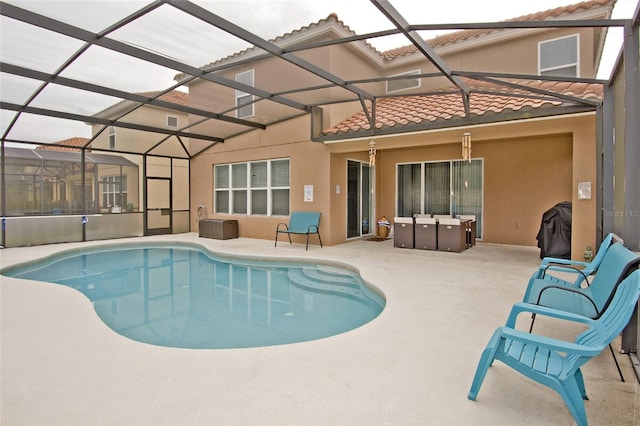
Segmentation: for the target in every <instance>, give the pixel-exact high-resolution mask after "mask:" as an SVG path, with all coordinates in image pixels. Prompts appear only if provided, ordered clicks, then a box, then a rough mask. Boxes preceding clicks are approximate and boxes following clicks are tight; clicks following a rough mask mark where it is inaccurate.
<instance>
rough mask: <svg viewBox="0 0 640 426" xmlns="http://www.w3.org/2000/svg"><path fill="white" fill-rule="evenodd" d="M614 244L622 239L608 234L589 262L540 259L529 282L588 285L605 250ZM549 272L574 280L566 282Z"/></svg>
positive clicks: (550, 258)
mask: <svg viewBox="0 0 640 426" xmlns="http://www.w3.org/2000/svg"><path fill="white" fill-rule="evenodd" d="M615 242H622V238H620V237H618V236H617V235H616V234H614V233H610V234H608V235H607V236H606V237H605V238H604V240H602V243H601V244H600V248H599V249H598V252H597V253H596V255H595V256H594V257H593V259H591V262H581V261H579V260H568V259H560V258H556V257H545V258H544V259H542V262H540V266H539V267H538V270H537V271H536V272H534V274H533V275H532V276H531V280H535V279H546V280H548V281H554V282H556V283H558V284H564V285H572V286H574V287H579V286H581V285H582V284H583V283H585V282H586V285H589V276H591V275H593V274H594V273H595V272H596V271H597V270H598V267H600V264H601V263H602V259H604V255H605V254H606V253H607V250H608V249H609V247H611V245H612V244H613V243H615ZM551 272H563V273H569V274H572V275H575V278H574V280H573V281H567V280H565V279H562V278H560V277H558V276H556V275H553V274H552V273H551Z"/></svg>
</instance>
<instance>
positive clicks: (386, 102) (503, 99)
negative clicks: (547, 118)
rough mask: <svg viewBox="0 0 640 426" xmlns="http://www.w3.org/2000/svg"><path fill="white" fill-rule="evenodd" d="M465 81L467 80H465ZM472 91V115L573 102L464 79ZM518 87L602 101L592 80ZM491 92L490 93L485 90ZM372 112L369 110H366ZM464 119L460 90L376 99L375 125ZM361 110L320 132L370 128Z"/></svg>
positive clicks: (525, 82)
mask: <svg viewBox="0 0 640 426" xmlns="http://www.w3.org/2000/svg"><path fill="white" fill-rule="evenodd" d="M465 80H466V79H465ZM465 82H466V83H467V85H468V86H469V88H470V90H471V94H470V96H469V105H470V108H469V109H470V111H469V112H470V115H471V117H481V116H488V115H490V114H498V113H505V112H514V111H525V110H533V109H537V110H539V109H541V108H548V107H557V106H563V105H573V104H574V103H572V102H570V101H565V100H562V99H560V98H554V97H551V96H545V95H541V94H536V93H534V92H533V91H529V90H526V89H524V88H513V87H510V86H504V85H500V84H497V83H487V82H480V81H475V80H467V81H465ZM509 83H514V84H518V85H520V86H527V87H531V88H532V89H541V90H545V91H550V92H555V93H560V94H562V95H567V96H573V97H576V98H580V99H590V100H601V99H602V85H600V84H594V83H577V82H556V81H516V80H512V81H509ZM488 92H491V93H488ZM369 114H371V109H369ZM463 118H465V111H464V105H463V102H462V95H461V93H460V92H459V91H457V90H454V89H453V88H452V89H450V90H442V91H439V92H436V93H434V94H429V95H413V96H402V97H389V98H381V99H379V100H378V101H377V102H376V128H377V129H382V128H385V127H389V128H392V127H395V126H406V125H417V124H427V123H429V122H430V123H436V122H441V121H447V120H454V119H463ZM369 129H370V125H369V121H368V120H367V116H366V115H365V113H364V111H363V112H359V113H357V114H355V115H353V116H351V117H349V118H347V119H346V120H344V121H342V122H340V123H338V124H336V125H335V126H333V127H331V128H328V129H325V130H324V131H323V132H322V134H323V135H328V134H339V133H349V132H357V131H360V130H369Z"/></svg>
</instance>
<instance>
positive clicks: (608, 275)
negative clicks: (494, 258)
mask: <svg viewBox="0 0 640 426" xmlns="http://www.w3.org/2000/svg"><path fill="white" fill-rule="evenodd" d="M639 264H640V256H638V255H636V254H634V253H633V252H632V251H630V250H629V249H627V248H626V247H625V246H623V245H622V244H621V243H614V244H612V245H611V246H610V247H609V249H608V250H607V251H606V253H605V255H604V258H603V259H602V262H601V264H600V267H599V268H598V270H597V272H596V274H595V276H594V278H593V280H592V282H591V285H590V286H588V287H585V288H581V287H573V286H569V285H564V284H557V283H555V282H551V281H548V280H545V279H532V280H530V281H529V285H528V286H527V290H526V292H525V295H524V298H523V300H522V301H523V302H525V303H532V304H534V305H543V306H547V307H549V308H554V309H559V310H562V311H566V312H571V313H574V314H577V315H581V316H584V317H587V318H591V319H598V318H599V317H600V316H601V315H602V313H603V312H604V311H605V309H606V307H607V306H608V305H609V303H610V302H611V299H612V298H613V294H614V292H615V289H616V287H617V286H618V285H619V284H620V282H621V281H622V280H623V279H624V278H626V277H627V275H629V273H630V272H631V271H633V270H634V269H637V268H638V265H639ZM535 319H536V317H535V313H533V314H532V316H531V327H530V328H529V332H531V331H532V330H533V324H534V322H535ZM610 350H611V354H612V355H613V348H610ZM613 359H614V361H615V364H616V368H617V369H618V373H619V374H620V380H622V381H623V382H624V376H623V375H622V370H621V369H620V366H619V365H618V361H617V360H616V358H615V356H614V357H613Z"/></svg>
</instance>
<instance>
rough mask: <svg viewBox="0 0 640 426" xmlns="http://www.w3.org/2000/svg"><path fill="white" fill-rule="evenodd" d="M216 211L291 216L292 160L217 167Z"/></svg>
mask: <svg viewBox="0 0 640 426" xmlns="http://www.w3.org/2000/svg"><path fill="white" fill-rule="evenodd" d="M213 175H214V179H215V182H214V188H215V189H214V210H215V212H216V213H227V214H246V215H264V216H272V215H288V214H289V160H288V159H279V160H265V161H254V162H250V163H234V164H220V165H216V166H214V174H213Z"/></svg>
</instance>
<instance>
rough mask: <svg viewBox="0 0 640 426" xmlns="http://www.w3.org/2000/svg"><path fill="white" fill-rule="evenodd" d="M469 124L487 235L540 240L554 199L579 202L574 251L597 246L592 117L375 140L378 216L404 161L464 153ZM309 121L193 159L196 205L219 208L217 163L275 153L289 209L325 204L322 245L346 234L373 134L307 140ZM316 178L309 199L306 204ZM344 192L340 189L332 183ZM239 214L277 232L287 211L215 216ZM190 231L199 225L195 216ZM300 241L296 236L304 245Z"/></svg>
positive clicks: (248, 225) (270, 233) (390, 210)
mask: <svg viewBox="0 0 640 426" xmlns="http://www.w3.org/2000/svg"><path fill="white" fill-rule="evenodd" d="M465 131H469V132H471V134H472V138H473V145H472V147H473V157H474V158H482V159H483V160H484V219H485V221H484V230H483V231H484V233H483V241H484V242H489V243H500V244H516V245H530V246H535V245H536V243H537V241H536V235H537V232H538V230H539V227H540V220H541V217H542V214H543V213H544V212H545V211H546V210H547V209H549V208H551V207H552V206H554V205H555V204H556V203H558V202H561V201H571V202H572V203H573V224H572V227H573V236H572V248H573V252H574V253H579V254H581V253H582V250H584V247H586V246H587V245H592V246H594V245H595V240H596V227H595V217H596V211H595V209H596V206H595V199H594V198H592V199H590V200H579V199H578V192H577V186H578V182H592V185H594V184H595V182H596V176H595V170H596V158H595V114H584V115H579V116H571V117H569V116H564V117H556V118H553V119H536V120H530V121H523V122H511V123H505V124H500V125H486V126H479V127H468V128H464V129H449V130H443V131H433V132H425V133H420V134H412V135H404V136H392V137H387V138H377V139H376V143H377V148H378V153H377V159H376V166H375V182H376V193H375V202H376V206H375V213H376V215H377V217H380V216H382V215H385V216H387V217H393V216H394V215H395V209H396V208H395V203H396V166H397V164H399V163H407V162H421V161H435V160H450V159H458V158H459V157H460V139H461V135H462V133H463V132H465ZM307 133H308V118H298V119H296V120H292V121H290V122H285V123H281V124H278V125H276V126H273V127H270V128H269V129H267V130H266V131H256V132H251V133H248V134H246V135H243V136H242V137H240V138H237V140H234V141H233V143H229V144H218V145H216V146H215V147H214V148H212V149H210V150H208V151H207V152H206V153H204V154H201V155H199V156H197V157H196V158H194V159H193V160H192V162H191V194H192V197H191V210H192V211H195V210H196V209H197V206H198V205H205V206H206V207H207V211H208V212H213V211H214V206H213V165H215V164H225V163H234V162H244V161H255V160H264V159H275V158H289V159H290V161H291V211H299V210H304V211H320V212H322V219H321V234H322V237H323V243H325V244H328V245H333V244H340V243H343V242H345V241H346V240H347V237H346V208H347V204H346V191H345V190H344V188H346V187H347V182H346V171H347V160H359V161H368V153H367V150H368V143H369V140H362V141H355V142H338V143H331V144H323V143H317V142H311V141H309V140H307V139H305V137H307V136H306V134H307ZM305 185H313V187H314V200H313V202H304V199H303V191H304V186H305ZM337 186H340V187H341V188H343V190H341V191H340V193H338V192H337V190H336V187H337ZM209 216H210V217H217V218H223V219H234V220H238V223H239V233H240V236H245V237H251V238H263V239H273V238H274V235H275V227H276V225H277V223H279V222H287V221H288V218H287V217H282V216H274V217H259V216H247V215H213V214H210V215H209ZM191 227H192V230H194V231H197V221H196V217H195V216H194V217H193V218H192V221H191ZM301 241H302V240H298V242H301Z"/></svg>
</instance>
